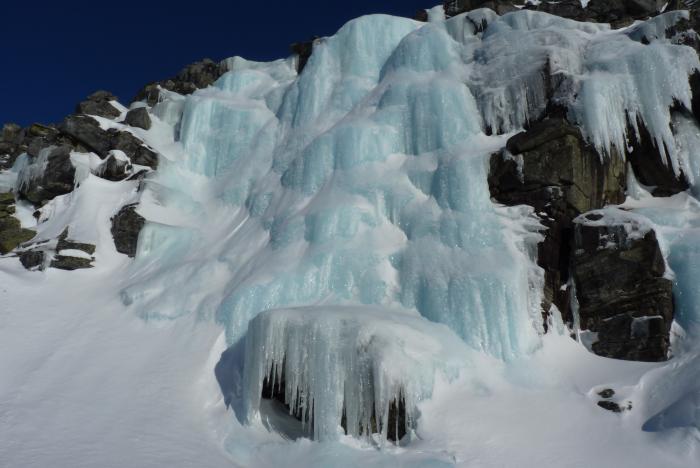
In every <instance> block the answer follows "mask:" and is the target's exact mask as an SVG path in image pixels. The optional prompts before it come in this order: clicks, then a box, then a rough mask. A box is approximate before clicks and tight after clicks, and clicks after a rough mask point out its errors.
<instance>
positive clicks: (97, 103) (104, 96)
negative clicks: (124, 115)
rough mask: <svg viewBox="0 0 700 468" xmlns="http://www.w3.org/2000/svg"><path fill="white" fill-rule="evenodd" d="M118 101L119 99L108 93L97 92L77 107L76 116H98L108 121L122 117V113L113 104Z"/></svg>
mask: <svg viewBox="0 0 700 468" xmlns="http://www.w3.org/2000/svg"><path fill="white" fill-rule="evenodd" d="M112 101H117V97H116V96H114V95H113V94H112V93H110V92H108V91H97V92H94V93H92V94H91V95H90V96H88V97H87V99H85V100H84V101H82V102H80V103H79V104H78V105H77V106H76V107H75V112H76V114H88V115H97V116H99V117H106V118H108V119H115V118H117V117H119V116H120V115H121V111H119V109H117V108H116V107H114V106H113V105H112V104H111V102H112Z"/></svg>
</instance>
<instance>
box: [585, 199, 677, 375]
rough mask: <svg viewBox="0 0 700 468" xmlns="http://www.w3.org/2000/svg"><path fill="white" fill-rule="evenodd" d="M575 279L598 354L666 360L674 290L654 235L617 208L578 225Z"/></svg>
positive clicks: (592, 215)
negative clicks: (595, 335)
mask: <svg viewBox="0 0 700 468" xmlns="http://www.w3.org/2000/svg"><path fill="white" fill-rule="evenodd" d="M573 248H574V252H573V256H572V275H573V279H574V282H575V284H576V297H577V299H578V320H579V321H580V328H581V330H588V331H590V332H593V333H597V340H596V341H595V342H594V343H593V344H592V349H593V351H594V352H595V353H596V354H599V355H601V356H606V357H612V358H617V359H627V360H634V361H664V360H666V359H668V357H669V356H668V353H669V346H670V337H669V332H670V329H671V324H672V322H673V317H674V308H673V294H672V289H673V284H672V282H671V280H670V279H668V278H666V277H665V276H664V273H665V272H666V264H665V261H664V257H663V255H662V253H661V249H660V248H659V243H658V241H657V238H656V234H655V232H654V230H653V229H652V228H651V226H650V224H649V222H648V220H646V219H645V218H644V217H642V216H640V215H635V214H631V213H627V212H625V211H623V210H620V209H617V208H607V209H605V210H599V211H594V212H591V213H587V214H585V215H582V216H580V217H578V218H576V220H575V243H574V246H573Z"/></svg>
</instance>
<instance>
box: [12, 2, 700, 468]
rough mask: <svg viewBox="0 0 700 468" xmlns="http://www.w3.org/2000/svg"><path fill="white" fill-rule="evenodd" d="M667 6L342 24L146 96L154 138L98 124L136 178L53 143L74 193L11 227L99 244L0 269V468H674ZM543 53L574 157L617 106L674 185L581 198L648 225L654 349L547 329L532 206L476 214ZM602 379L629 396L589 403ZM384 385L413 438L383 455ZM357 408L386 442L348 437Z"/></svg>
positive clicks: (678, 256) (693, 356)
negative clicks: (374, 419)
mask: <svg viewBox="0 0 700 468" xmlns="http://www.w3.org/2000/svg"><path fill="white" fill-rule="evenodd" d="M668 15H672V16H664V17H662V18H661V19H658V20H654V21H653V22H652V23H647V24H637V25H635V26H633V27H632V28H628V29H626V30H619V31H611V30H610V29H609V27H608V26H607V25H593V24H581V23H576V22H573V21H569V20H563V19H561V18H556V17H554V16H551V15H547V14H543V13H537V12H532V11H518V12H514V13H511V14H507V15H504V16H503V17H498V15H496V14H495V13H494V12H492V11H490V10H477V11H474V12H470V13H468V14H464V15H459V16H456V17H454V18H450V19H447V20H445V19H444V12H443V11H442V10H441V8H439V7H437V8H434V9H431V10H430V13H429V18H430V21H429V22H428V23H420V22H417V21H413V20H409V19H404V18H394V17H390V16H385V15H372V16H366V17H362V18H358V19H356V20H353V21H351V22H349V23H348V24H346V25H345V26H344V27H343V28H341V30H340V31H338V33H337V34H335V35H333V36H331V37H328V38H323V39H319V40H318V41H317V42H316V44H315V46H314V53H313V55H312V56H311V58H310V60H309V61H308V63H307V65H306V67H305V68H304V70H303V71H302V73H300V74H297V72H296V70H295V60H294V59H293V58H290V59H284V60H278V61H275V62H269V63H259V62H252V61H247V60H245V59H242V58H240V57H234V58H231V59H228V60H227V61H225V63H226V65H227V67H228V68H229V69H230V70H231V71H229V72H228V73H226V74H225V75H223V76H222V77H221V78H220V79H219V80H218V81H217V82H216V83H215V84H214V85H213V86H211V87H209V88H207V89H203V90H200V91H197V92H195V93H194V94H192V95H189V96H180V95H178V94H176V93H172V92H167V91H163V92H162V98H161V101H160V102H159V103H157V104H156V105H155V106H154V107H152V108H150V109H149V111H150V113H151V118H152V121H153V125H152V127H151V128H150V129H149V130H143V129H138V128H131V127H128V126H126V125H124V124H122V123H118V122H115V121H112V120H109V119H101V118H97V117H96V119H97V120H98V121H99V122H100V125H101V126H102V128H115V129H118V130H124V131H129V132H132V133H133V134H134V135H136V136H137V137H138V138H141V139H142V140H143V141H144V142H145V144H147V145H148V146H150V147H151V148H153V149H154V150H155V151H156V152H158V154H159V168H158V170H157V171H154V172H151V173H149V174H148V176H147V177H146V178H145V179H144V181H143V182H137V181H123V182H110V181H106V180H103V179H100V178H99V177H96V176H95V175H94V174H95V173H96V171H98V170H99V161H97V160H96V159H95V158H96V156H95V155H94V154H88V153H74V154H72V155H71V160H72V162H73V164H74V165H75V166H76V168H77V171H76V174H77V175H76V177H77V181H78V182H79V186H78V188H77V189H76V190H75V191H74V192H72V193H71V194H68V195H64V196H61V197H57V198H56V199H54V200H52V201H51V202H49V203H48V204H47V205H46V206H44V207H42V209H41V215H40V218H39V220H38V221H35V222H34V225H33V226H30V227H32V228H35V229H37V240H40V241H41V240H48V239H55V238H56V237H57V236H58V235H60V234H61V233H62V232H63V231H64V230H65V229H66V227H68V228H69V233H70V238H71V239H72V240H75V241H77V242H89V243H93V244H96V245H97V250H96V252H95V261H94V268H92V269H90V270H88V271H76V272H64V271H59V270H55V269H48V270H47V271H45V272H27V271H25V270H24V269H22V267H21V266H20V264H19V262H18V260H17V259H16V258H14V257H7V258H3V259H0V277H1V279H2V281H0V284H2V287H1V288H0V294H1V295H2V299H1V300H0V351H1V352H0V375H2V376H3V379H1V380H0V415H1V416H2V417H0V460H2V461H3V463H7V464H8V466H46V465H52V466H95V465H96V464H97V465H99V466H204V467H206V466H228V465H233V466H256V467H265V466H280V465H281V464H284V465H288V466H367V467H372V466H416V467H419V466H420V467H423V466H440V467H442V466H484V467H489V466H493V467H496V466H499V467H501V466H518V467H527V466H533V467H534V466H572V467H579V466H590V465H600V466H615V467H640V466H650V467H651V466H667V467H687V466H694V465H695V464H697V460H698V459H699V458H700V432H699V431H700V427H698V419H697V411H698V410H697V407H698V404H697V395H698V392H699V391H700V387H699V385H698V382H700V379H699V378H698V377H700V376H699V372H700V359H699V358H698V356H699V352H698V346H697V344H696V342H697V339H696V338H697V336H698V335H697V334H698V333H700V331H699V330H700V312H699V311H700V295H699V294H698V291H697V287H696V284H697V281H696V279H697V278H698V275H700V245H698V241H697V239H700V236H698V234H700V233H698V232H697V229H698V227H699V226H700V223H699V222H698V220H700V216H699V215H700V204H699V203H700V202H698V201H697V199H696V198H695V196H696V195H697V193H698V192H697V190H698V189H697V182H696V181H697V180H700V179H699V178H698V177H699V176H700V172H698V171H700V159H699V156H698V154H696V153H697V151H698V148H700V146H699V145H697V144H696V143H697V141H696V140H697V138H698V129H697V126H696V124H695V122H694V121H692V120H691V119H689V118H687V117H683V116H681V115H680V114H672V113H671V111H670V110H669V108H670V107H671V104H672V103H673V102H676V101H677V102H678V103H680V104H682V105H684V106H686V107H689V101H690V90H689V87H688V83H687V81H688V80H687V78H688V75H689V74H690V73H691V72H693V71H694V70H695V69H696V68H698V62H697V57H696V56H695V54H694V53H693V52H692V51H691V50H690V49H689V48H687V47H684V46H680V45H677V44H673V43H672V42H671V41H670V40H667V39H665V35H663V34H661V33H660V32H659V31H661V30H662V29H664V28H665V27H666V25H668V24H673V23H674V22H675V21H676V20H677V18H678V17H679V15H680V16H682V13H669V14H668ZM674 15H675V16H674ZM484 25H486V29H482V26H484ZM654 31H655V33H654V34H652V33H653V32H654ZM641 33H643V34H644V35H645V36H646V35H648V36H649V39H651V38H652V37H653V38H654V40H652V42H651V43H650V44H649V45H642V44H641V43H640V42H638V41H639V40H640V39H639V37H637V35H638V34H641ZM546 66H548V67H550V69H551V70H552V71H553V72H554V74H555V76H556V78H557V79H558V80H559V81H560V82H561V83H563V84H562V85H561V86H560V87H559V88H557V90H556V93H555V95H554V98H555V99H558V100H559V101H558V102H560V103H561V104H563V105H566V106H567V107H568V109H569V112H570V116H571V117H572V118H574V119H576V120H577V121H578V122H579V123H580V125H581V127H582V129H583V131H584V134H585V135H586V136H587V138H588V139H589V140H590V142H591V143H592V144H594V145H596V146H597V147H598V148H599V149H601V150H604V151H607V152H612V148H614V147H615V148H618V149H619V148H625V147H626V138H627V137H628V135H627V125H626V122H627V120H626V119H627V112H630V113H632V116H633V117H639V119H641V121H643V122H644V123H645V126H646V127H647V128H648V129H649V131H650V132H651V134H652V137H653V138H654V139H655V141H656V142H657V144H658V145H659V146H660V147H662V146H663V147H664V148H665V149H666V150H667V151H668V154H669V160H670V163H671V164H672V165H673V167H674V169H676V170H677V171H679V170H681V169H682V170H683V171H684V173H686V174H688V175H689V176H692V177H690V178H691V182H692V185H693V187H692V189H691V190H690V191H689V192H688V193H683V194H679V195H677V196H675V197H671V198H668V199H655V198H653V197H651V196H650V195H649V194H648V193H647V192H646V191H645V188H644V187H641V186H639V185H638V184H636V185H634V184H633V186H632V187H631V190H630V193H629V195H630V196H629V199H628V200H627V202H626V204H625V205H624V206H623V207H622V208H605V209H603V210H601V212H600V213H601V214H603V215H604V217H603V221H600V222H602V223H612V222H615V223H618V222H621V221H623V222H624V223H626V225H627V226H629V227H631V229H632V230H631V231H630V234H632V235H641V234H643V233H645V232H647V231H648V229H649V228H653V229H654V230H655V231H656V232H657V234H658V236H659V240H660V243H661V247H662V250H663V253H664V255H665V257H666V259H667V262H668V265H669V267H670V270H669V277H672V278H673V280H674V286H675V290H674V291H675V294H676V303H677V308H678V319H677V323H676V324H674V343H673V346H674V350H673V351H674V359H673V360H672V361H671V362H670V363H655V364H649V363H631V362H621V361H613V360H609V359H604V358H600V357H597V356H594V355H592V354H590V353H589V352H588V350H587V349H586V348H585V346H584V345H583V344H582V343H581V342H578V341H575V340H572V339H570V338H569V336H568V330H566V329H565V327H564V324H563V321H562V320H561V317H560V316H559V315H558V313H557V311H556V310H553V317H552V318H551V321H550V327H549V329H550V330H553V332H551V333H549V334H547V335H544V327H543V324H542V323H541V311H540V303H541V299H542V293H541V291H542V288H543V285H544V277H543V271H542V270H541V269H540V268H539V267H537V265H536V263H535V257H536V254H537V252H536V243H537V242H538V241H539V240H541V238H542V234H541V232H540V231H541V230H542V229H543V227H542V226H541V225H540V223H539V221H538V218H537V217H536V216H535V215H534V213H533V210H532V209H531V208H528V207H502V206H497V205H495V204H494V203H492V201H491V199H490V197H489V189H488V183H487V173H488V160H489V157H490V155H491V154H493V153H494V152H497V151H500V150H501V149H502V148H503V146H504V145H505V142H506V141H507V139H508V137H510V136H512V135H513V134H514V133H515V132H517V131H520V130H521V129H522V127H523V126H524V125H526V124H527V123H528V122H529V121H531V120H532V119H534V118H536V117H537V116H538V115H539V114H540V113H541V112H542V110H543V109H544V106H545V103H546V99H547V98H548V97H551V96H550V94H549V92H550V91H551V90H550V89H548V86H550V84H551V83H547V82H546V80H544V79H543V77H542V70H543V67H546ZM120 109H121V110H122V111H125V110H126V109H125V108H122V107H120ZM670 123H673V131H672V130H671V127H670V125H669V124H670ZM489 130H491V132H489ZM674 132H675V133H674ZM487 133H492V134H490V135H487ZM115 157H117V158H121V159H123V157H124V156H123V155H120V154H115ZM44 159H45V156H44ZM98 159H99V158H98ZM28 162H29V161H28V158H27V157H26V155H25V156H22V157H20V158H19V160H18V163H17V164H16V165H15V168H14V169H13V172H11V173H9V175H7V173H6V174H2V175H1V176H2V179H0V180H2V182H0V183H2V184H6V183H9V184H14V183H15V179H17V178H18V174H19V183H22V181H23V180H26V178H27V177H37V176H38V175H39V174H40V172H41V170H43V169H42V168H43V164H44V162H45V161H44V160H43V159H42V158H41V157H40V158H38V160H37V161H35V162H34V163H33V164H32V165H28ZM632 182H634V181H632ZM136 202H139V205H138V208H137V211H138V213H139V214H141V215H142V216H144V217H145V218H146V220H147V223H146V226H145V227H144V229H143V231H142V232H141V234H140V238H139V247H138V249H139V250H138V253H137V256H136V258H135V259H134V260H131V259H128V258H127V257H126V256H123V255H120V254H118V253H117V252H116V251H115V248H114V245H113V242H112V238H111V233H110V218H111V217H112V216H114V214H115V213H116V212H117V211H118V210H119V208H120V207H122V206H124V205H126V204H131V203H136ZM25 214H26V213H25ZM23 219H24V222H26V223H30V222H31V219H30V218H29V217H27V216H23ZM589 221H590V222H592V223H595V222H597V221H595V220H586V221H582V222H586V223H588V222H589ZM606 225H607V224H606ZM64 253H65V251H64ZM76 285H79V288H78V287H77V286H76ZM574 308H575V307H574ZM282 368H284V370H285V372H284V374H285V385H284V390H285V394H286V397H287V401H288V402H289V403H292V405H291V406H292V408H293V410H294V402H296V401H297V398H295V394H296V392H301V394H302V395H303V398H304V399H305V401H306V402H307V403H308V402H309V401H313V408H314V410H313V415H314V420H313V435H314V436H315V441H311V440H309V439H308V438H307V437H308V436H309V435H310V432H311V431H310V430H309V429H308V428H306V429H304V428H302V429H300V428H299V424H298V422H297V421H296V420H294V418H292V417H291V416H290V415H289V414H288V410H286V409H284V407H281V405H279V404H277V403H274V402H270V401H264V400H261V387H262V385H263V380H264V378H265V377H266V376H267V375H268V372H269V371H270V369H274V370H275V371H276V372H277V373H278V374H277V375H276V376H275V377H276V378H278V377H281V374H280V372H281V370H282ZM370 376H371V378H370ZM605 388H613V389H614V390H615V392H616V396H615V398H616V401H619V402H620V403H625V404H626V403H627V402H632V405H633V408H632V410H630V411H626V412H624V413H623V414H619V415H618V414H613V413H610V412H607V411H605V410H603V409H602V408H600V407H598V406H597V404H596V403H597V402H598V400H599V397H598V395H597V393H598V392H599V391H600V390H602V389H605ZM397 395H401V396H402V397H403V398H404V399H405V401H406V407H407V410H408V414H409V425H410V428H411V429H412V430H411V431H410V434H409V436H408V437H407V438H405V439H404V440H403V441H401V443H399V444H397V445H393V444H389V443H386V442H385V438H386V435H387V434H386V427H387V420H386V417H387V412H388V407H389V405H390V402H391V401H392V400H394V399H396V398H397ZM300 401H301V400H300ZM372 407H374V409H375V411H376V413H377V414H378V415H381V418H382V419H383V420H382V424H381V426H382V433H381V434H380V435H379V436H374V437H364V435H365V434H361V431H360V426H362V427H368V426H369V425H370V424H369V422H368V418H370V417H371V416H370V415H371V409H372ZM343 408H344V409H345V415H346V422H347V426H348V432H349V434H348V435H345V434H343V433H342V429H341V428H340V425H341V418H342V414H343ZM307 423H308V421H307Z"/></svg>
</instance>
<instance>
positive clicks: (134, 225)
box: [112, 204, 146, 257]
mask: <svg viewBox="0 0 700 468" xmlns="http://www.w3.org/2000/svg"><path fill="white" fill-rule="evenodd" d="M145 223H146V220H145V219H144V218H143V217H142V216H141V215H139V214H138V213H137V212H136V204H133V205H127V206H125V207H123V208H122V209H121V210H119V212H118V213H117V214H116V215H115V216H114V217H113V218H112V237H113V238H114V246H115V247H116V248H117V252H119V253H123V254H125V255H128V256H129V257H135V256H136V248H137V246H138V240H139V233H140V232H141V229H143V226H144V224H145Z"/></svg>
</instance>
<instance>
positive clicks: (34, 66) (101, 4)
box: [0, 0, 439, 125]
mask: <svg viewBox="0 0 700 468" xmlns="http://www.w3.org/2000/svg"><path fill="white" fill-rule="evenodd" d="M437 3H439V2H438V1H435V0H433V1H432V2H430V1H428V2H427V3H426V2H425V1H421V0H351V1H333V0H330V1H328V0H327V1H320V0H299V1H269V0H266V1H256V0H247V1H245V2H240V1H233V0H229V1H219V2H215V1H206V0H189V1H187V2H184V1H177V0H170V1H167V2H165V1H159V2H154V1H146V0H142V1H134V0H123V1H115V0H113V1H109V2H107V1H101V0H93V1H85V0H76V1H57V0H55V1H49V0H33V1H28V0H12V1H7V2H2V7H0V18H1V21H0V44H1V45H0V125H1V124H2V123H4V122H17V123H19V124H22V125H27V124H29V123H32V122H42V123H52V122H59V121H60V120H62V118H63V117H64V116H65V115H67V114H69V113H70V112H72V111H73V109H74V107H75V104H76V103H77V102H79V101H80V100H81V99H82V98H83V97H84V96H87V95H88V94H90V93H91V92H93V91H96V90H98V89H106V90H108V91H111V92H113V93H114V94H115V95H117V96H118V97H119V98H120V100H121V101H122V102H124V103H128V102H129V101H131V98H132V97H133V96H134V95H135V94H136V92H137V91H138V89H140V88H141V87H142V86H143V85H144V84H146V83H148V82H150V81H156V80H159V79H164V78H168V77H170V76H173V75H174V74H176V73H177V72H178V71H179V70H180V69H181V68H182V67H183V66H184V65H186V64H188V63H191V62H194V61H196V60H199V59H202V58H204V57H209V58H212V59H214V60H220V59H223V58H225V57H230V56H233V55H241V56H243V57H246V58H249V59H253V60H270V59H275V58H280V57H285V56H287V55H289V45H290V44H291V43H292V42H296V41H300V40H305V39H308V38H310V37H311V36H314V35H317V36H325V35H330V34H332V33H334V32H335V31H336V30H337V29H338V28H339V27H340V26H342V25H343V24H344V23H345V22H347V21H348V20H350V19H352V18H355V17H357V16H361V15H363V14H368V13H389V14H395V15H402V16H413V15H414V13H415V12H416V11H418V9H419V8H428V7H430V6H433V4H437Z"/></svg>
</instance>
